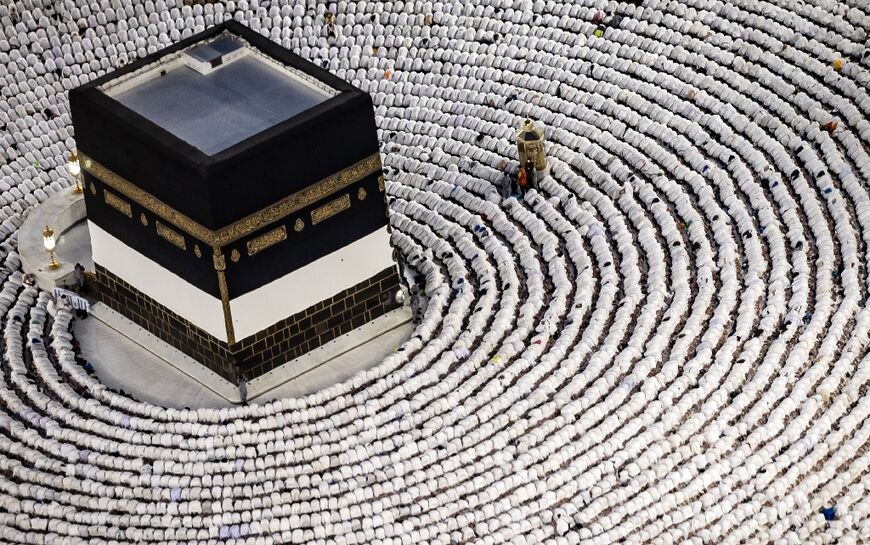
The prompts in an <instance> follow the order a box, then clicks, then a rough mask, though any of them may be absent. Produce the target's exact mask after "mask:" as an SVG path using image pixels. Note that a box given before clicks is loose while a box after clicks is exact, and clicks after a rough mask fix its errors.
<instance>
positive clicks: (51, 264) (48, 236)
mask: <svg viewBox="0 0 870 545" xmlns="http://www.w3.org/2000/svg"><path fill="white" fill-rule="evenodd" d="M42 245H43V246H45V250H46V251H47V252H48V256H49V257H48V268H49V269H51V270H52V271H53V270H55V269H57V268H58V267H60V263H58V262H57V260H55V259H54V248H55V245H56V242H55V240H54V229H52V228H51V227H49V226H48V225H46V226H45V229H43V230H42Z"/></svg>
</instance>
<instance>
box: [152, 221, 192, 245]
mask: <svg viewBox="0 0 870 545" xmlns="http://www.w3.org/2000/svg"><path fill="white" fill-rule="evenodd" d="M155 223H156V225H157V234H158V235H160V236H161V237H163V238H164V239H166V240H168V241H169V242H171V243H172V244H174V245H175V246H178V247H179V248H180V249H182V250H186V249H187V244H185V242H184V237H183V236H182V235H181V233H179V232H178V231H176V230H174V229H172V228H170V227H167V226H165V225H163V224H162V223H160V222H159V221H158V222H155Z"/></svg>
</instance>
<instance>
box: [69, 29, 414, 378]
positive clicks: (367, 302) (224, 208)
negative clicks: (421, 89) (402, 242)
mask: <svg viewBox="0 0 870 545" xmlns="http://www.w3.org/2000/svg"><path fill="white" fill-rule="evenodd" d="M70 105H71V110H72V118H73V126H74V129H75V138H76V143H77V147H78V154H79V161H80V164H81V166H82V170H83V174H84V181H85V203H86V207H87V218H88V228H89V232H90V236H91V246H92V250H93V259H94V263H95V268H96V272H97V280H98V284H99V291H100V299H101V301H102V302H104V303H105V304H106V305H108V306H109V307H111V308H113V309H114V310H116V311H117V312H119V313H121V314H123V315H124V316H126V317H127V318H129V319H130V320H132V321H134V322H136V323H137V324H139V325H140V326H142V327H143V328H145V329H147V330H148V331H150V332H151V333H153V334H155V335H157V336H158V337H160V338H161V339H162V340H163V341H165V342H167V343H168V344H170V345H172V346H174V347H176V348H177V349H179V350H181V351H183V352H185V353H187V354H188V355H190V356H192V357H193V358H194V359H196V360H198V361H200V362H201V363H203V364H204V365H206V366H207V367H209V368H211V369H212V370H214V371H215V372H217V373H218V374H220V375H221V376H223V377H225V378H227V379H229V380H236V379H237V378H238V377H239V376H240V375H242V374H243V375H244V376H245V377H246V378H249V379H250V378H253V377H256V376H259V375H261V374H263V373H265V372H267V371H269V370H271V369H273V368H275V367H277V366H279V365H282V364H284V363H286V362H287V361H290V360H292V359H294V358H296V357H299V356H301V355H303V354H305V353H307V352H309V351H311V350H313V349H315V348H317V347H319V346H321V345H322V344H324V343H326V342H328V341H330V340H332V339H334V338H336V337H337V336H339V335H342V334H344V333H347V332H349V331H351V330H353V329H356V328H358V327H360V326H361V325H363V324H365V323H367V322H369V321H371V320H373V319H375V318H377V317H379V316H381V315H383V314H385V313H386V312H388V311H390V310H392V309H393V308H395V307H397V306H398V303H397V302H396V300H395V293H396V291H397V289H398V286H399V279H398V275H397V271H396V266H395V263H394V262H393V258H392V248H391V247H390V236H389V228H388V218H387V213H388V212H387V205H386V199H385V195H384V179H383V174H382V170H381V159H380V155H379V142H378V135H377V129H376V126H375V119H374V110H373V106H372V101H371V98H370V97H369V95H368V94H366V93H365V92H363V91H361V90H360V89H357V88H356V87H354V86H352V85H350V84H349V83H347V82H345V81H343V80H341V79H339V78H337V77H336V76H334V75H332V74H330V73H329V72H328V71H326V70H323V69H321V68H320V67H318V66H316V65H314V64H312V63H310V62H308V61H306V60H305V59H303V58H301V57H299V56H298V55H295V54H294V53H292V52H290V51H288V50H286V49H284V48H282V47H281V46H279V45H277V44H275V43H273V42H271V41H270V40H268V39H267V38H265V37H263V36H261V35H259V34H257V33H255V32H253V31H251V30H250V29H248V28H247V27H244V26H243V25H241V24H239V23H236V22H234V21H228V22H226V23H223V24H221V25H218V26H216V27H213V28H210V29H208V30H206V31H205V32H202V33H200V34H197V35H195V36H192V37H190V38H188V39H186V40H184V41H182V42H179V43H177V44H175V45H173V46H171V47H168V48H166V49H164V50H161V51H159V52H157V53H155V54H154V55H151V56H148V57H145V58H143V59H140V60H138V61H136V62H134V63H132V64H130V65H127V66H125V67H123V68H121V69H119V70H117V71H115V72H112V73H110V74H107V75H105V76H102V77H100V78H98V79H96V80H94V81H92V82H90V83H88V84H86V85H83V86H81V87H79V88H77V89H74V90H72V91H70Z"/></svg>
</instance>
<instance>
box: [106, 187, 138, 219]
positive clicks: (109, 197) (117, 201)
mask: <svg viewBox="0 0 870 545" xmlns="http://www.w3.org/2000/svg"><path fill="white" fill-rule="evenodd" d="M103 197H104V198H105V199H106V204H108V205H109V206H111V207H112V208H114V209H115V210H117V211H118V212H120V213H122V214H124V215H125V216H127V217H128V218H132V217H133V210H131V209H130V203H128V202H127V201H125V200H124V199H122V198H121V197H119V196H117V195H115V194H114V193H112V192H111V191H107V190H105V189H104V190H103Z"/></svg>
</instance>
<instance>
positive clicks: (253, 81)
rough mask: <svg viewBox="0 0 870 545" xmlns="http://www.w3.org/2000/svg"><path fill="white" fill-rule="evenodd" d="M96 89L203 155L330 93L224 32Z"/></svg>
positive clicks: (328, 89)
mask: <svg viewBox="0 0 870 545" xmlns="http://www.w3.org/2000/svg"><path fill="white" fill-rule="evenodd" d="M101 90H102V91H103V92H105V93H107V94H108V95H109V96H111V97H112V98H114V99H115V100H117V101H118V102H120V103H121V104H123V105H125V106H127V107H128V108H130V109H131V110H133V111H135V112H136V113H138V114H140V115H142V116H143V117H145V118H146V119H148V120H150V121H152V122H154V123H155V124H157V125H159V126H160V127H162V128H164V129H166V130H167V131H169V132H171V133H172V134H174V135H175V136H178V137H179V138H181V139H182V140H184V141H185V142H187V143H189V144H191V145H192V146H194V147H196V148H197V149H199V150H201V151H202V152H204V153H206V154H208V155H213V154H215V153H217V152H220V151H223V150H225V149H227V148H228V147H230V146H232V145H233V144H237V143H239V142H241V141H242V140H245V139H246V138H249V137H251V136H253V135H255V134H257V133H259V132H261V131H263V130H265V129H267V128H269V127H272V126H274V125H276V124H278V123H280V122H282V121H285V120H287V119H290V118H291V117H293V116H295V115H297V114H299V113H301V112H303V111H305V110H307V109H309V108H311V107H313V106H316V105H318V104H320V103H322V102H323V101H325V100H327V99H329V98H330V97H332V96H334V95H335V94H337V91H336V90H334V89H331V88H329V87H328V86H327V85H325V84H323V83H321V82H318V81H316V80H314V79H313V78H310V77H308V76H307V75H306V74H303V73H301V72H299V71H295V70H292V69H289V68H288V67H286V66H285V65H283V64H279V63H277V62H275V61H274V60H272V59H271V58H269V57H267V56H266V55H264V54H262V53H260V52H259V51H258V50H256V49H255V48H253V47H251V46H250V45H248V44H247V43H246V42H244V41H242V40H241V39H240V38H238V37H236V36H233V35H231V34H229V33H226V32H224V33H223V34H220V35H218V37H216V38H214V39H212V40H209V41H207V42H205V43H200V44H197V45H193V46H191V47H189V48H187V49H184V50H181V51H179V52H177V53H176V54H174V55H170V56H167V57H163V58H161V59H160V60H159V61H158V62H156V63H153V64H151V65H148V66H147V67H145V68H143V69H140V70H138V71H137V72H135V73H133V74H132V75H130V76H128V77H125V78H120V79H117V80H112V81H110V82H108V83H107V84H105V85H103V86H102V87H101Z"/></svg>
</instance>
